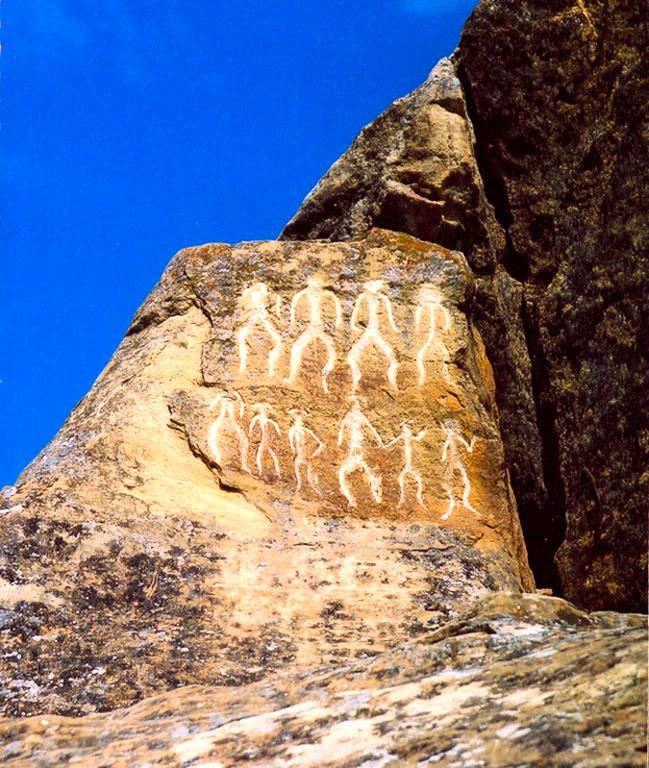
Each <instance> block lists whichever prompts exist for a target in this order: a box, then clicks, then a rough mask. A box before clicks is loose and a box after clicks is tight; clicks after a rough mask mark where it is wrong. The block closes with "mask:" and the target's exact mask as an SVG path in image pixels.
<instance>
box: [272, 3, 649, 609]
mask: <svg viewBox="0 0 649 768" xmlns="http://www.w3.org/2000/svg"><path fill="white" fill-rule="evenodd" d="M642 6H643V4H642V3H640V4H637V3H632V2H622V3H617V2H616V3H613V2H606V3H591V2H590V1H589V0H570V1H568V0H566V2H561V3H558V4H548V3H545V2H541V0H527V2H524V3H523V4H521V3H518V2H513V0H512V1H511V2H510V1H509V0H498V1H497V2H482V3H480V5H479V6H478V8H477V9H476V11H475V12H474V13H473V15H472V16H471V18H470V19H469V21H468V22H467V24H466V26H465V29H464V32H463V35H462V39H461V42H460V45H459V48H458V51H457V52H456V54H455V55H454V57H453V61H452V63H450V62H448V61H442V62H441V63H440V64H439V65H438V66H437V67H436V68H435V69H434V70H433V72H432V73H431V75H430V77H429V78H428V80H427V82H426V83H425V84H424V85H423V86H421V87H420V88H419V89H417V90H416V91H414V92H413V93H412V94H411V95H410V96H407V97H405V98H403V99H400V100H399V101H397V102H395V104H393V105H392V106H391V107H390V108H389V109H388V110H386V112H385V113H384V114H383V115H381V116H380V117H379V118H377V120H376V121H375V122H374V123H372V124H371V125H370V126H367V127H366V128H364V129H363V131H362V132H361V134H360V135H359V137H358V138H357V139H356V141H355V142H354V144H353V145H352V146H351V147H350V149H349V150H348V151H347V152H346V153H345V154H344V155H343V156H342V157H341V158H340V160H338V161H337V162H336V163H335V164H334V165H333V166H332V168H331V170H330V171H329V172H328V173H327V174H326V175H325V176H324V177H323V179H322V180H321V181H320V182H319V184H318V185H317V186H316V187H315V189H314V190H313V191H312V192H311V193H310V195H309V196H308V197H307V198H306V200H305V202H304V204H303V206H302V207H301V209H300V210H299V211H298V213H297V214H296V215H295V216H294V217H293V219H292V220H291V221H290V222H289V224H288V225H287V226H286V228H285V230H284V232H283V234H282V237H285V238H299V239H304V238H309V237H318V238H321V237H330V238H332V239H336V240H339V239H344V238H346V237H349V236H359V235H360V234H362V232H363V231H365V229H366V228H367V227H370V226H372V225H380V226H384V227H387V228H390V229H394V230H398V231H403V232H409V233H411V234H414V235H416V236H418V237H423V238H424V239H426V238H432V239H434V240H435V241H436V242H439V243H440V244H441V245H443V246H445V247H447V248H460V249H461V250H462V251H463V252H464V253H465V254H466V257H467V259H468V262H469V264H470V266H471V268H472V269H473V271H474V273H475V275H476V285H477V293H476V302H475V310H474V316H475V320H476V324H477V326H478V328H479V330H480V332H481V334H482V336H483V338H484V341H485V345H486V348H487V354H488V357H489V359H490V361H491V363H492V365H493V367H494V372H495V376H496V382H497V387H496V392H497V398H498V405H499V408H500V413H501V431H502V436H503V441H504V444H505V452H506V457H507V464H508V467H509V469H510V472H511V475H512V485H513V487H514V491H515V494H516V497H517V500H518V504H519V511H520V515H521V522H522V524H523V529H524V532H525V535H526V540H527V542H528V550H529V551H530V557H531V564H532V566H533V570H534V571H535V574H536V576H537V579H538V581H539V582H540V583H541V584H543V585H545V586H552V587H553V588H555V590H557V591H560V592H562V593H563V594H565V595H566V596H568V597H570V599H572V600H575V601H577V602H578V603H579V604H581V605H584V606H587V607H591V608H597V607H605V608H616V609H620V610H645V609H646V576H645V574H646V562H647V560H646V538H647V537H646V531H647V521H646V511H647V506H646V498H647V481H648V477H647V472H646V468H647V466H648V463H649V448H648V447H647V446H648V445H649V443H648V438H647V435H648V434H649V431H648V424H647V408H646V407H641V408H640V409H638V406H639V405H643V404H645V403H646V390H647V384H648V382H649V366H648V364H647V349H649V339H648V338H647V329H648V328H649V320H648V318H647V310H646V301H645V300H644V294H645V293H646V285H647V282H648V274H647V263H648V261H649V260H648V258H647V257H648V255H649V242H648V238H649V234H648V230H647V226H646V220H647V199H649V196H648V195H647V192H649V171H648V168H649V117H648V109H649V108H648V106H647V105H648V104H649V99H648V98H647V94H648V93H649V78H648V75H647V68H648V62H647V57H646V50H647V45H648V44H649V43H648V37H647V34H648V33H647V25H646V18H647V13H646V10H647V9H646V7H642ZM474 131H475V133H474ZM559 545H561V546H560V548H559ZM557 549H559V552H558V555H557V558H556V562H557V564H558V568H559V573H558V574H556V573H555V572H554V569H553V566H552V559H553V556H554V555H555V552H556V551H557Z"/></svg>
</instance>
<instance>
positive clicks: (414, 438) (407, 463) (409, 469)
mask: <svg viewBox="0 0 649 768" xmlns="http://www.w3.org/2000/svg"><path fill="white" fill-rule="evenodd" d="M426 432H428V430H427V429H422V430H421V432H419V433H418V434H417V435H414V434H413V433H412V429H411V428H410V425H409V424H407V423H406V422H405V421H404V422H403V424H402V425H401V434H400V435H397V437H395V438H394V440H390V442H389V443H387V444H386V446H385V447H386V448H390V447H391V446H393V445H396V444H397V443H398V442H399V440H403V459H404V465H403V469H402V470H401V472H400V473H399V490H400V493H399V504H398V506H400V507H402V506H403V505H404V504H405V503H406V478H407V477H408V476H410V477H413V478H414V479H415V482H416V483H417V496H416V498H417V501H418V502H419V504H421V506H422V507H424V508H425V507H426V505H425V504H424V499H423V497H422V491H423V483H422V479H421V475H420V474H419V472H417V471H416V470H415V468H414V467H413V465H412V444H413V442H419V440H422V439H423V437H424V435H425V434H426Z"/></svg>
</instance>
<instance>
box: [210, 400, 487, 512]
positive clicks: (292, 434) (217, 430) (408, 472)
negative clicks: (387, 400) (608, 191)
mask: <svg viewBox="0 0 649 768" xmlns="http://www.w3.org/2000/svg"><path fill="white" fill-rule="evenodd" d="M350 399H351V401H352V404H351V407H350V409H349V411H348V412H347V414H346V415H345V417H344V418H343V420H342V422H341V424H340V428H339V431H338V443H337V445H338V448H341V447H343V445H345V444H347V455H346V457H345V459H344V461H343V462H342V464H341V465H340V467H339V468H338V484H339V487H340V492H341V493H342V495H343V496H344V497H345V498H346V499H347V502H348V504H349V506H350V507H355V506H356V499H355V497H354V494H353V491H352V489H351V487H350V484H349V479H350V476H351V475H352V473H353V472H356V471H359V470H360V471H361V472H362V473H363V474H364V475H365V477H366V479H367V481H368V483H369V486H370V491H371V494H372V497H373V499H374V501H375V502H376V503H377V504H380V503H381V502H382V478H381V476H380V475H379V474H378V473H377V472H376V470H375V469H374V468H372V467H371V466H370V464H369V463H368V461H367V456H366V447H365V441H366V436H367V435H369V436H371V437H372V438H374V440H375V441H376V443H377V444H378V445H379V446H380V447H381V448H384V449H390V448H392V447H393V446H395V445H396V444H397V443H399V442H400V441H401V442H402V443H403V468H402V470H401V472H400V473H399V477H398V482H399V489H400V496H399V506H403V505H404V504H405V503H406V481H407V479H408V478H410V479H411V481H414V483H415V484H416V488H417V491H416V499H417V502H418V504H420V505H421V506H422V507H424V508H425V504H424V500H423V495H422V494H423V481H422V478H421V475H420V474H419V472H417V470H416V469H415V467H414V465H413V444H414V443H416V442H419V441H420V440H422V439H423V438H424V436H425V434H426V433H427V432H428V431H429V429H423V430H421V431H420V432H419V433H417V434H415V433H414V432H413V431H412V428H411V426H410V425H409V424H408V423H407V422H403V423H402V424H401V432H400V434H399V435H398V436H397V437H395V438H394V439H393V440H390V441H389V442H384V441H383V439H382V438H381V436H380V435H379V433H378V432H377V431H376V429H375V428H374V427H373V426H372V424H371V423H370V421H369V419H368V418H367V416H365V414H364V413H363V412H362V409H361V405H360V402H359V398H358V397H357V396H354V395H352V396H351V398H350ZM245 407H246V406H245V404H244V402H243V399H242V398H241V396H240V395H239V393H238V392H234V393H229V392H223V393H221V394H219V395H218V396H217V397H216V398H215V399H214V401H213V402H212V405H211V406H210V408H211V409H218V413H217V416H216V418H215V419H214V421H213V422H212V424H211V426H210V428H209V430H208V436H207V441H208V445H209V448H210V451H211V452H212V454H213V456H214V458H215V459H216V462H217V464H219V465H220V464H222V463H223V454H224V448H223V443H224V439H228V438H229V440H230V441H231V440H232V439H233V438H234V440H235V442H236V443H237V448H238V454H239V464H240V466H241V469H242V470H243V471H244V472H247V473H248V474H252V470H251V469H250V466H249V463H248V453H249V448H250V441H251V440H254V441H255V442H256V443H258V446H257V451H256V455H255V465H256V469H257V472H258V474H260V475H261V474H263V471H264V465H267V466H268V467H269V471H270V472H271V473H273V472H274V474H275V475H277V477H281V470H280V466H279V460H278V458H277V454H276V453H275V451H274V450H273V448H272V442H273V440H274V438H275V437H276V438H278V439H281V438H282V431H281V429H280V427H279V425H278V424H277V422H276V421H274V420H273V419H272V418H271V416H270V410H271V406H270V405H269V404H268V403H255V404H254V405H253V406H252V410H253V416H252V419H251V420H250V422H249V424H248V430H247V431H246V430H245V429H244V427H243V426H242V421H243V418H244V413H245ZM289 414H290V415H291V418H292V424H291V426H290V428H289V430H288V435H287V437H288V444H289V447H290V449H291V452H292V455H293V469H294V472H295V480H296V484H297V488H296V492H300V490H301V489H302V488H303V485H304V484H307V485H308V486H310V487H311V489H312V490H313V491H314V492H315V493H316V494H318V495H320V496H321V495H322V491H321V490H320V487H319V481H318V476H317V474H316V472H315V471H314V468H313V466H312V464H311V462H312V460H313V459H315V458H316V456H318V455H320V454H321V453H322V452H323V450H324V448H325V445H324V443H323V442H322V440H321V439H320V438H319V437H318V436H317V435H316V434H315V432H314V431H313V430H312V429H310V428H309V427H308V426H306V424H305V423H304V416H305V413H304V411H302V410H301V409H299V408H291V409H290V410H289ZM442 429H443V430H444V433H445V436H446V440H445V442H444V444H443V447H442V454H441V460H442V463H443V464H444V466H445V472H444V485H445V491H446V493H447V495H448V498H449V504H448V508H447V510H446V512H445V513H444V514H443V515H442V519H443V520H446V519H448V517H449V516H450V514H451V512H452V511H453V509H454V508H455V506H456V495H455V492H454V485H455V477H456V476H457V475H459V477H460V479H461V483H462V492H461V493H462V504H463V505H464V506H465V507H466V508H467V509H469V510H471V511H472V512H475V511H476V510H475V509H474V508H473V507H472V506H471V504H470V502H469V494H470V492H471V482H470V480H469V476H468V473H467V470H466V466H465V464H464V462H463V461H462V458H461V455H460V446H463V447H464V448H465V449H466V451H467V452H469V453H471V452H472V451H473V446H474V443H475V440H476V438H475V436H473V437H472V438H471V441H470V442H469V441H467V440H466V439H465V438H464V437H463V436H462V435H461V433H460V431H459V425H458V423H457V421H456V420H454V419H446V420H445V421H444V422H443V424H442Z"/></svg>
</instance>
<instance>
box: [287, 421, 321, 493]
mask: <svg viewBox="0 0 649 768" xmlns="http://www.w3.org/2000/svg"><path fill="white" fill-rule="evenodd" d="M289 413H290V414H291V416H292V417H293V423H292V424H291V428H290V429H289V431H288V442H289V444H290V446H291V450H292V451H293V456H294V460H293V466H294V467H295V479H296V481H297V488H296V493H299V491H300V489H301V488H302V474H301V472H302V470H304V472H305V474H306V480H307V482H308V484H309V485H310V486H311V488H313V490H314V491H315V492H316V493H317V494H318V495H320V496H322V491H321V490H320V488H319V487H318V476H317V474H316V473H315V472H314V471H313V468H312V466H311V459H313V458H314V457H315V456H317V455H318V454H320V453H322V451H323V449H324V443H323V442H322V440H320V438H318V437H317V436H316V435H315V434H314V432H313V431H312V430H310V429H309V428H308V427H306V426H304V420H303V416H304V411H302V410H300V409H299V408H291V410H290V411H289ZM309 437H310V438H311V440H312V441H313V442H314V443H316V444H317V445H316V448H315V449H314V450H312V451H311V450H310V447H309Z"/></svg>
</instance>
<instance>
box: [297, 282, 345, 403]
mask: <svg viewBox="0 0 649 768" xmlns="http://www.w3.org/2000/svg"><path fill="white" fill-rule="evenodd" d="M324 286H325V278H324V277H323V276H322V275H318V274H315V275H311V277H309V279H308V280H307V287H306V288H303V289H302V290H301V291H299V292H298V293H296V294H295V296H294V297H293V301H292V302H291V329H293V328H295V321H296V316H297V314H298V312H299V309H300V303H301V302H302V303H303V304H305V305H306V308H307V316H308V318H309V320H308V322H309V324H308V325H307V327H306V329H305V330H304V331H303V332H302V333H301V334H300V336H299V337H298V338H297V339H296V341H295V343H294V344H293V348H292V350H291V366H290V373H289V376H288V381H289V383H291V384H293V383H294V382H295V378H296V376H297V374H298V371H299V369H300V365H301V364H302V357H303V355H304V352H305V351H306V349H307V347H308V346H309V345H310V344H313V343H314V342H316V341H319V342H320V343H321V344H322V345H323V346H324V348H325V350H326V352H327V362H326V363H325V366H324V368H323V370H322V388H323V389H324V391H325V392H329V389H328V388H327V376H329V374H330V373H331V371H333V369H334V366H335V364H336V347H335V345H334V341H333V339H332V338H331V336H330V335H329V334H328V333H327V331H326V330H325V312H326V309H327V305H329V307H330V309H331V313H332V315H333V316H334V321H335V324H336V328H341V326H342V323H343V311H342V306H341V304H340V300H339V298H338V297H337V296H336V294H335V293H334V292H333V291H330V290H329V289H328V288H325V287H324Z"/></svg>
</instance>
